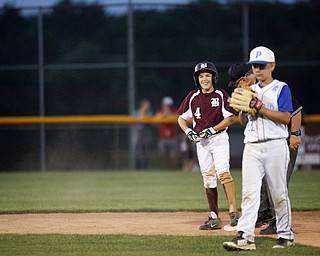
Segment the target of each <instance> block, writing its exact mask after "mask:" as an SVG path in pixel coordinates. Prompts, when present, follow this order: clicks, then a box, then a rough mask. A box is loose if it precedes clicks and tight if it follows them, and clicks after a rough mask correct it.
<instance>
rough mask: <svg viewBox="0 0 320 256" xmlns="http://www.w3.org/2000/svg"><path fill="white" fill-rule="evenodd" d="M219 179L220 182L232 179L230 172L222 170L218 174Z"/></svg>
mask: <svg viewBox="0 0 320 256" xmlns="http://www.w3.org/2000/svg"><path fill="white" fill-rule="evenodd" d="M219 180H220V181H221V184H227V183H230V182H232V181H233V178H232V176H231V174H230V172H223V173H221V174H220V175H219Z"/></svg>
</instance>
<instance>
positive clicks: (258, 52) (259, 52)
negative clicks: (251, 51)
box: [256, 51, 262, 59]
mask: <svg viewBox="0 0 320 256" xmlns="http://www.w3.org/2000/svg"><path fill="white" fill-rule="evenodd" d="M261 55H262V53H261V51H257V53H256V58H257V59H258V58H259V56H261Z"/></svg>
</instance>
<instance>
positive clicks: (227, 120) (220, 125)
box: [213, 115, 236, 132]
mask: <svg viewBox="0 0 320 256" xmlns="http://www.w3.org/2000/svg"><path fill="white" fill-rule="evenodd" d="M235 121H236V117H235V116H234V115H231V116H228V117H227V118H225V119H223V120H222V121H221V122H220V123H218V124H217V125H215V126H214V127H213V129H214V130H215V131H217V132H218V131H220V130H223V129H225V128H227V127H228V126H230V125H232V124H233V123H234V122H235Z"/></svg>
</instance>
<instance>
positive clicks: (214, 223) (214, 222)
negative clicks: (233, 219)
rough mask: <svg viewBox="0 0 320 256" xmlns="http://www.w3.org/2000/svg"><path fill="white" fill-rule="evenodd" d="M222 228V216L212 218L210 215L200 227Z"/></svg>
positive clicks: (206, 228) (209, 228)
mask: <svg viewBox="0 0 320 256" xmlns="http://www.w3.org/2000/svg"><path fill="white" fill-rule="evenodd" d="M221 228H222V224H221V220H220V218H212V217H211V216H209V217H208V220H207V221H206V222H205V223H204V224H203V225H201V226H200V227H199V229H200V230H215V229H221Z"/></svg>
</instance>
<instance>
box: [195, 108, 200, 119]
mask: <svg viewBox="0 0 320 256" xmlns="http://www.w3.org/2000/svg"><path fill="white" fill-rule="evenodd" d="M193 115H194V116H195V117H196V118H197V119H200V118H201V113H200V107H197V109H196V112H194V114H193Z"/></svg>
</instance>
